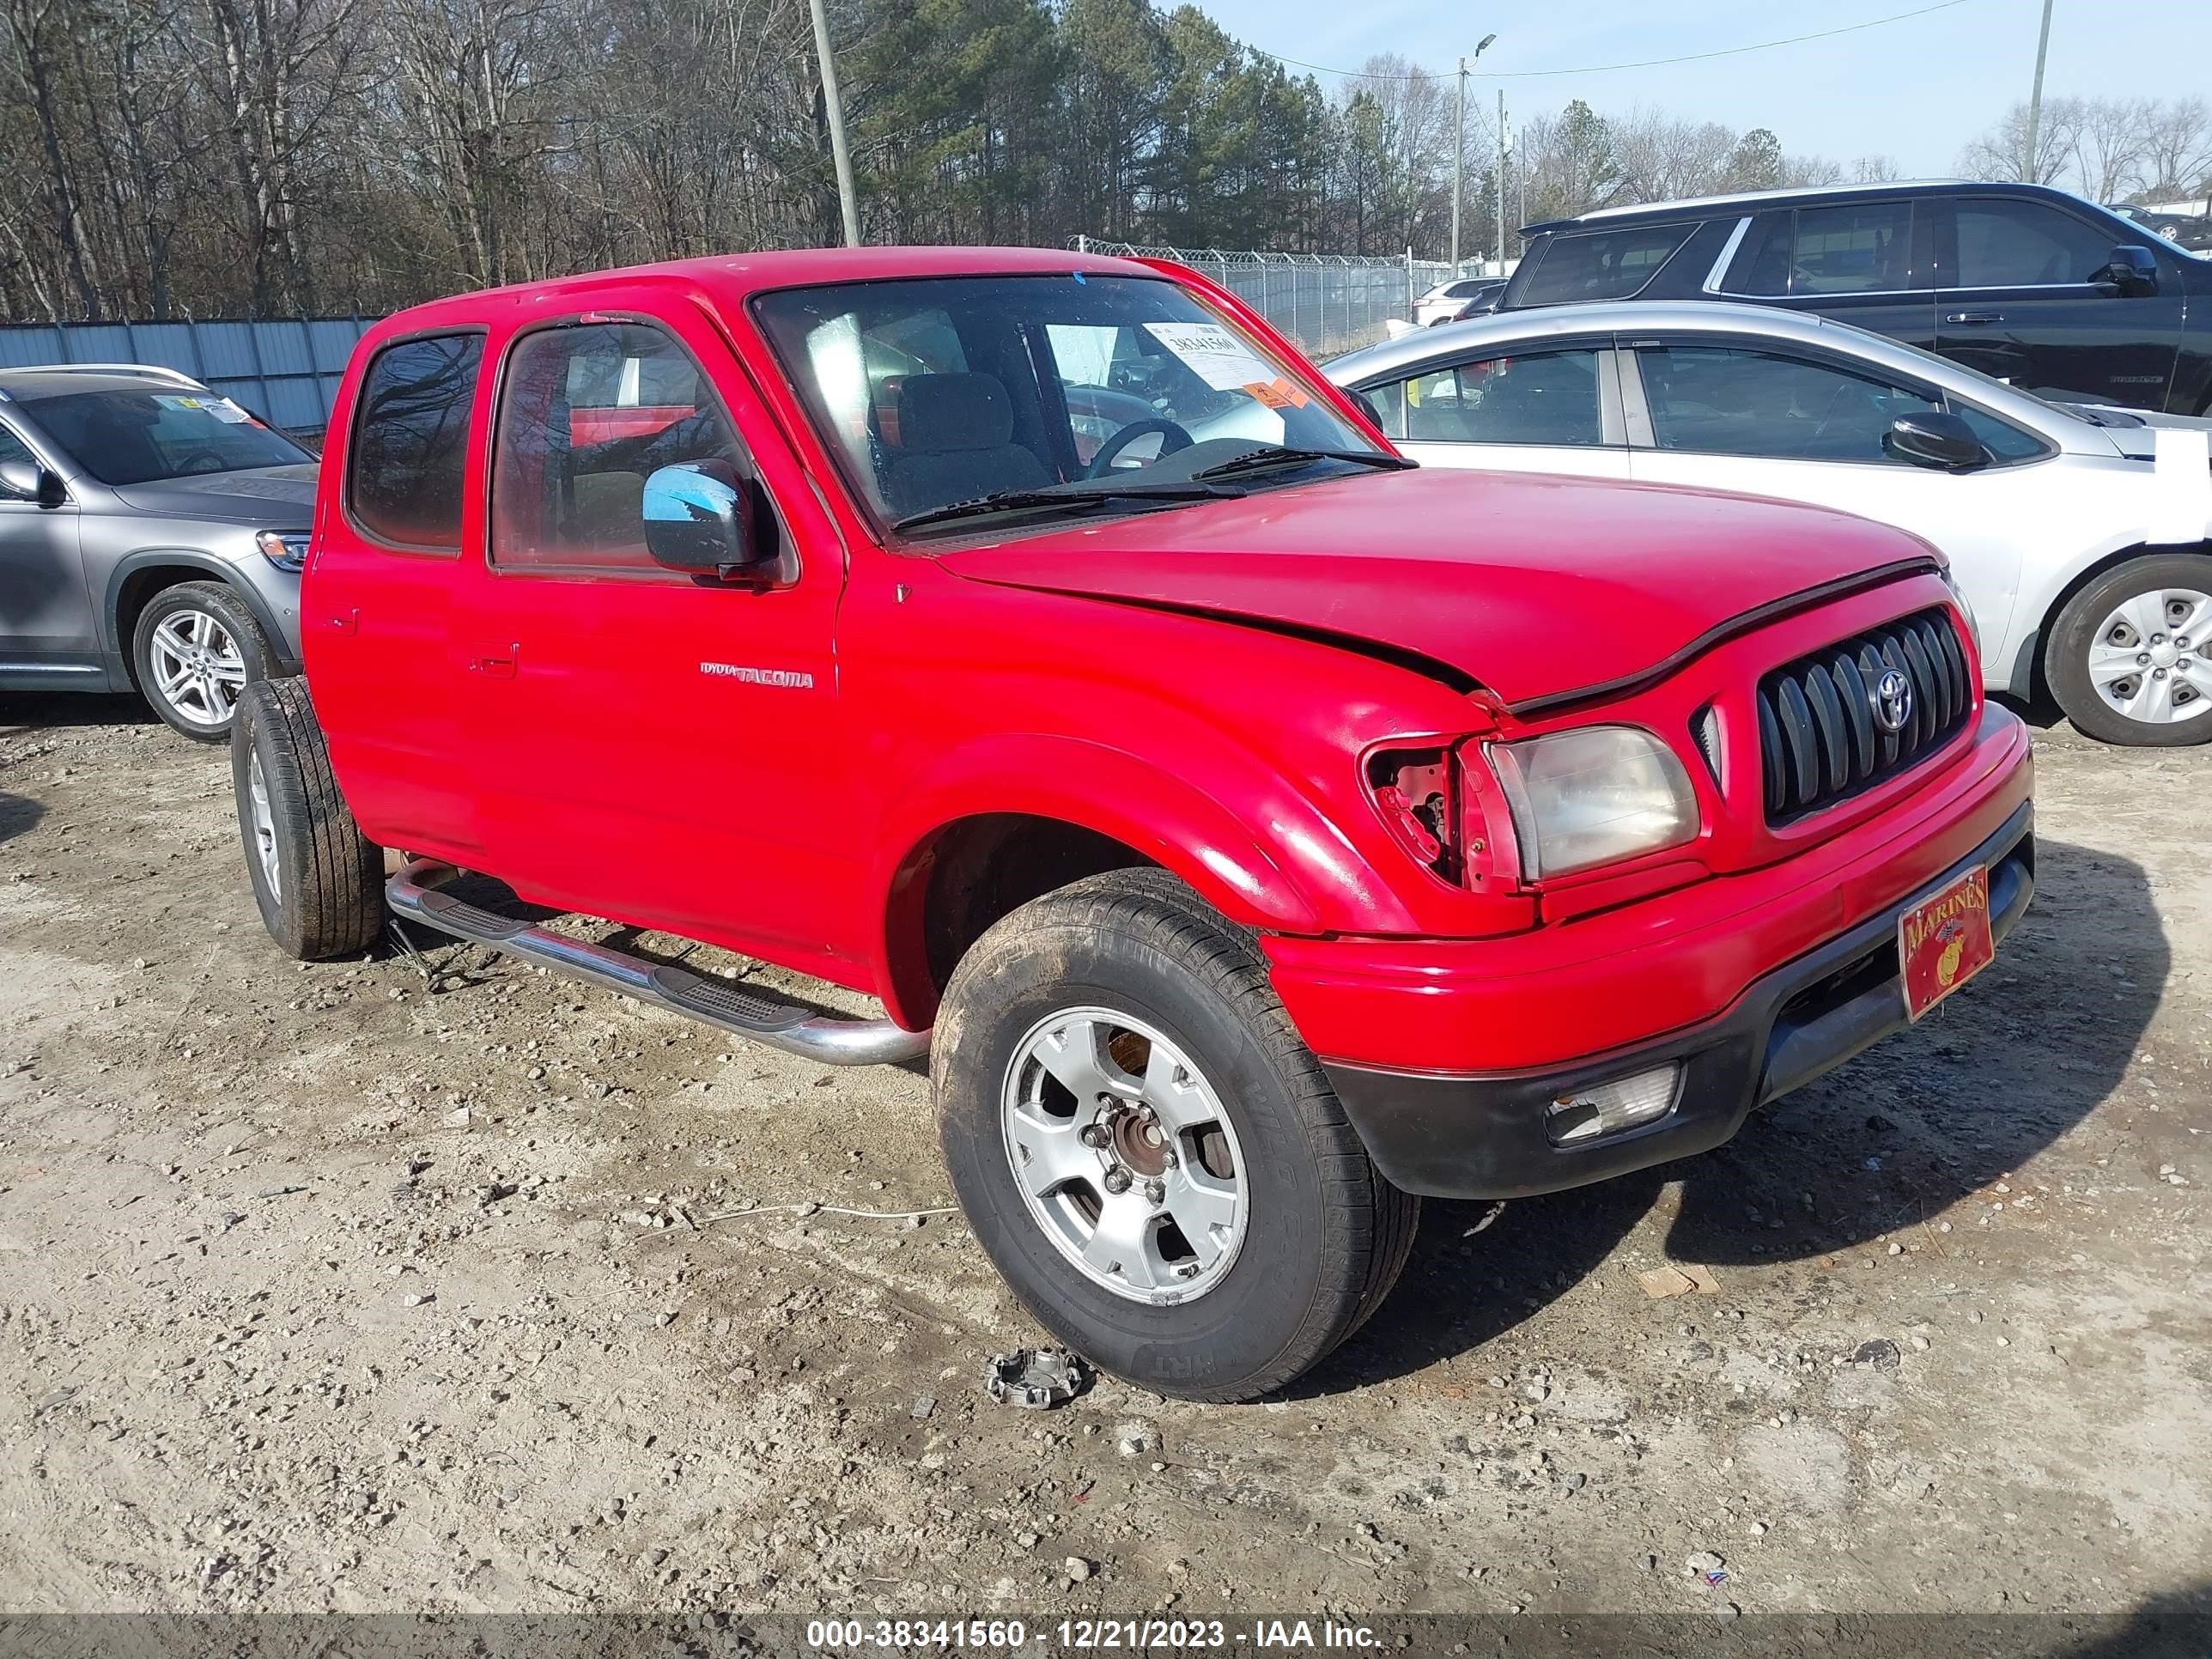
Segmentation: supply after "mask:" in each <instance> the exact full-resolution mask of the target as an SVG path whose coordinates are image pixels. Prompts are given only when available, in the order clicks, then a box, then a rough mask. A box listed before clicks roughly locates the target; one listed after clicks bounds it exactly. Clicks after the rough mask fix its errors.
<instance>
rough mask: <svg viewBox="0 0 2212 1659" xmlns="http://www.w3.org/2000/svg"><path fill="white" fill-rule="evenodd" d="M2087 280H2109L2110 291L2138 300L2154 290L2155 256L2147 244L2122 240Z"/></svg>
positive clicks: (2155, 285)
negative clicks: (2129, 242)
mask: <svg viewBox="0 0 2212 1659" xmlns="http://www.w3.org/2000/svg"><path fill="white" fill-rule="evenodd" d="M2089 280H2090V281H2091V282H2093V283H2111V284H2112V289H2113V290H2114V292H2116V293H2118V294H2121V295H2125V296H2126V297H2127V298H2129V299H2131V300H2132V299H2141V298H2142V297H2143V296H2144V295H2151V294H2155V293H2157V292H2158V256H2157V255H2156V254H2154V253H2153V252H2151V251H2150V250H2149V249H2148V248H2147V247H2136V246H2132V245H2130V244H2126V243H2123V244H2122V245H2121V246H2118V247H2116V248H2114V249H2113V250H2112V258H2110V259H2108V260H2106V262H2105V267H2104V269H2103V270H2100V271H2098V272H2097V273H2096V274H2095V275H2094V276H2092V277H2090V279H2089Z"/></svg>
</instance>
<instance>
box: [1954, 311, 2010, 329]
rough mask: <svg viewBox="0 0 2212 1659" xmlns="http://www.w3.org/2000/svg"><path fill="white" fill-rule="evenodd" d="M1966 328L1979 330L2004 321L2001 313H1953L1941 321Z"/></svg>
mask: <svg viewBox="0 0 2212 1659" xmlns="http://www.w3.org/2000/svg"><path fill="white" fill-rule="evenodd" d="M1943 320H1944V321H1945V322H1947V323H1954V324H1957V325H1960V326H1962V327H1966V328H1980V327H1982V326H1984V325H1987V324H1990V323H2001V322H2002V321H2004V313H2002V311H1954V312H1953V313H1951V314H1950V315H1949V316H1948V317H1946V318H1945V319H1943Z"/></svg>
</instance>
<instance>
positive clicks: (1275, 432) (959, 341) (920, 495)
mask: <svg viewBox="0 0 2212 1659" xmlns="http://www.w3.org/2000/svg"><path fill="white" fill-rule="evenodd" d="M754 304H755V308H756V310H757V313H758V315H759V317H760V319H761V322H762V325H763V327H764V329H765V330H766V331H767V334H768V337H769V343H770V345H771V346H773V348H774V349H775V353H776V356H777V358H778V359H779V361H781V363H782V364H783V367H784V371H785V373H787V374H788V375H789V376H790V377H791V380H792V383H793V385H794V386H797V387H798V389H799V394H800V396H801V398H803V400H804V401H805V404H806V407H807V412H808V414H809V416H811V418H812V420H813V422H814V424H815V427H816V428H817V431H818V432H819V433H820V434H821V435H822V438H823V441H824V442H825V443H826V444H827V445H828V446H829V449H830V450H831V452H832V453H834V454H836V457H837V459H838V461H839V464H840V465H841V466H842V469H843V471H844V473H845V476H846V477H847V479H848V481H849V482H850V483H852V485H853V486H854V489H855V490H856V492H857V493H859V494H860V495H861V496H862V497H863V498H864V499H865V500H866V502H867V504H868V505H869V506H870V507H872V509H873V511H874V513H875V514H876V516H877V517H878V520H882V521H884V522H886V523H890V524H892V525H896V524H898V523H900V522H901V521H902V520H907V521H911V520H917V519H919V518H921V517H922V516H923V515H927V514H931V513H935V512H936V511H937V510H938V509H939V508H943V507H948V506H950V505H951V504H953V503H955V502H963V501H975V500H977V499H979V498H981V497H983V496H987V495H1012V494H1015V493H1018V492H1035V491H1037V490H1040V489H1050V488H1052V487H1054V486H1056V485H1062V484H1074V483H1079V482H1080V481H1084V480H1105V481H1110V482H1112V483H1115V484H1127V485H1130V486H1135V485H1137V484H1139V483H1142V484H1146V485H1151V484H1153V483H1165V482H1166V481H1168V480H1170V479H1185V478H1188V477H1190V476H1191V473H1192V472H1193V471H1195V470H1197V468H1196V465H1186V464H1185V463H1184V461H1183V460H1182V459H1181V458H1182V457H1184V456H1185V454H1186V452H1193V450H1194V446H1198V445H1204V446H1205V448H1204V449H1203V450H1198V451H1196V452H1195V453H1190V454H1189V456H1188V461H1189V463H1191V464H1196V463H1201V462H1203V463H1206V464H1218V462H1220V461H1221V460H1222V459H1224V457H1225V455H1227V454H1232V453H1243V452H1244V451H1247V450H1249V449H1252V448H1255V447H1259V446H1261V445H1267V444H1279V445H1287V446H1291V447H1294V448H1297V449H1299V450H1302V451H1344V452H1354V453H1361V454H1376V453H1380V452H1378V451H1376V447H1375V445H1374V443H1373V441H1371V440H1370V439H1369V438H1367V437H1366V436H1365V435H1363V434H1362V433H1361V432H1360V431H1358V428H1355V427H1354V426H1352V423H1351V422H1348V421H1346V420H1345V419H1344V418H1342V417H1341V416H1339V415H1338V414H1337V413H1336V411H1335V410H1334V408H1333V407H1332V406H1330V404H1328V403H1327V402H1326V401H1325V400H1324V398H1323V395H1322V393H1321V392H1319V391H1318V390H1317V389H1316V386H1315V385H1314V382H1313V381H1312V380H1310V379H1308V378H1307V375H1306V373H1305V371H1304V368H1302V367H1297V366H1293V365H1292V364H1291V363H1289V362H1284V361H1283V360H1281V359H1279V358H1278V357H1276V356H1273V355H1272V354H1271V353H1269V352H1268V351H1267V349H1265V348H1264V347H1262V346H1261V345H1260V344H1259V343H1257V342H1256V341H1255V340H1253V339H1252V338H1250V337H1249V336H1247V335H1246V334H1245V333H1244V332H1243V331H1241V330H1240V329H1238V328H1237V326H1236V325H1234V324H1232V323H1231V322H1229V321H1228V320H1227V319H1225V318H1223V317H1221V316H1219V315H1218V314H1216V313H1214V312H1213V311H1212V310H1211V309H1209V308H1208V307H1206V305H1205V303H1204V302H1203V301H1201V300H1200V298H1199V296H1198V295H1195V294H1194V293H1193V292H1192V291H1191V290H1189V289H1186V288H1184V287H1182V285H1181V284H1180V283H1174V282H1170V281H1168V280H1166V279H1165V278H1146V277H1132V276H1089V275H1085V274H1078V273H1070V274H1069V275H1067V276H963V277H945V278H927V279H902V280H894V281H885V282H870V283H843V284H840V285H837V286H835V287H826V288H807V289H786V290H783V291H781V292H779V293H774V294H769V295H763V296H762V297H761V298H760V299H758V300H757V301H755V302H754ZM1326 460H1327V458H1326V457H1316V465H1322V464H1326ZM1332 470H1334V471H1341V470H1342V469H1341V467H1336V468H1334V469H1332ZM1284 476H1296V475H1291V474H1288V470H1286V473H1285V474H1278V475H1271V476H1270V477H1268V478H1267V481H1266V482H1267V483H1269V484H1273V483H1277V482H1278V481H1279V478H1280V477H1284ZM1094 493H1095V492H1094ZM1210 493H1215V492H1208V491H1191V490H1184V491H1181V492H1178V493H1177V494H1176V495H1175V496H1174V497H1172V499H1174V500H1181V501H1187V500H1191V499H1203V498H1204V497H1205V496H1206V495H1207V494H1210ZM1170 499H1171V498H1170V497H1169V496H1167V495H1161V494H1157V493H1153V494H1149V495H1116V498H1115V500H1116V503H1117V505H1121V506H1126V505H1127V503H1128V502H1130V501H1149V502H1151V503H1152V504H1153V505H1155V506H1157V505H1158V504H1160V503H1162V502H1164V501H1168V500H1170ZM1099 505H1100V503H1099V502H1098V501H1096V500H1091V501H1085V502H1082V503H1079V507H1077V508H1076V509H1074V510H1081V509H1082V508H1085V507H1088V508H1097V507H1098V506H1099Z"/></svg>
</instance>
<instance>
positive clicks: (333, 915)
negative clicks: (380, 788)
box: [230, 679, 384, 962]
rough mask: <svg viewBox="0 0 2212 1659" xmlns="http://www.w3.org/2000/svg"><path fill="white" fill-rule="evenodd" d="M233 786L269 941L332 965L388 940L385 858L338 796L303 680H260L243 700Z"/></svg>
mask: <svg viewBox="0 0 2212 1659" xmlns="http://www.w3.org/2000/svg"><path fill="white" fill-rule="evenodd" d="M230 769H231V783H232V787H233V788H234V791H235V793H236V794H237V797H238V827H239V836H240V842H242V843H243V845H244V847H245V849H246V878H247V879H248V880H249V881H250V882H251V883H252V886H253V902H254V903H255V904H256V905H257V906H258V907H259V908H260V911H261V921H262V923H263V925H264V927H267V928H268V929H269V937H270V938H271V939H275V940H276V943H277V944H278V945H281V946H282V947H283V950H284V952H285V954H286V955H288V956H291V957H297V958H298V959H299V960H300V961H301V962H324V961H327V960H329V959H330V958H331V957H343V956H351V955H353V954H355V953H356V952H358V951H366V950H368V948H369V947H370V946H372V945H374V944H375V943H376V942H377V940H378V939H380V938H381V937H382V936H383V933H384V854H383V850H382V849H381V848H379V847H378V846H377V845H376V844H375V843H374V842H371V841H370V840H369V839H368V837H367V836H364V835H362V833H361V827H360V825H358V824H356V823H355V822H354V819H353V813H352V811H350V810H349V809H348V807H347V805H346V804H345V797H344V796H343V795H342V794H340V793H338V785H337V778H336V777H335V776H334V775H332V774H331V757H330V751H329V750H327V749H325V747H324V745H323V731H322V727H321V726H319V725H317V724H316V722H315V710H314V707H313V704H312V703H310V702H308V700H307V682H306V681H305V680H302V679H285V680H260V681H257V682H255V683H253V684H249V685H248V686H247V687H246V690H245V693H244V695H242V696H240V698H239V700H238V716H237V720H236V722H235V729H234V731H233V732H232V733H231V744H230Z"/></svg>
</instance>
